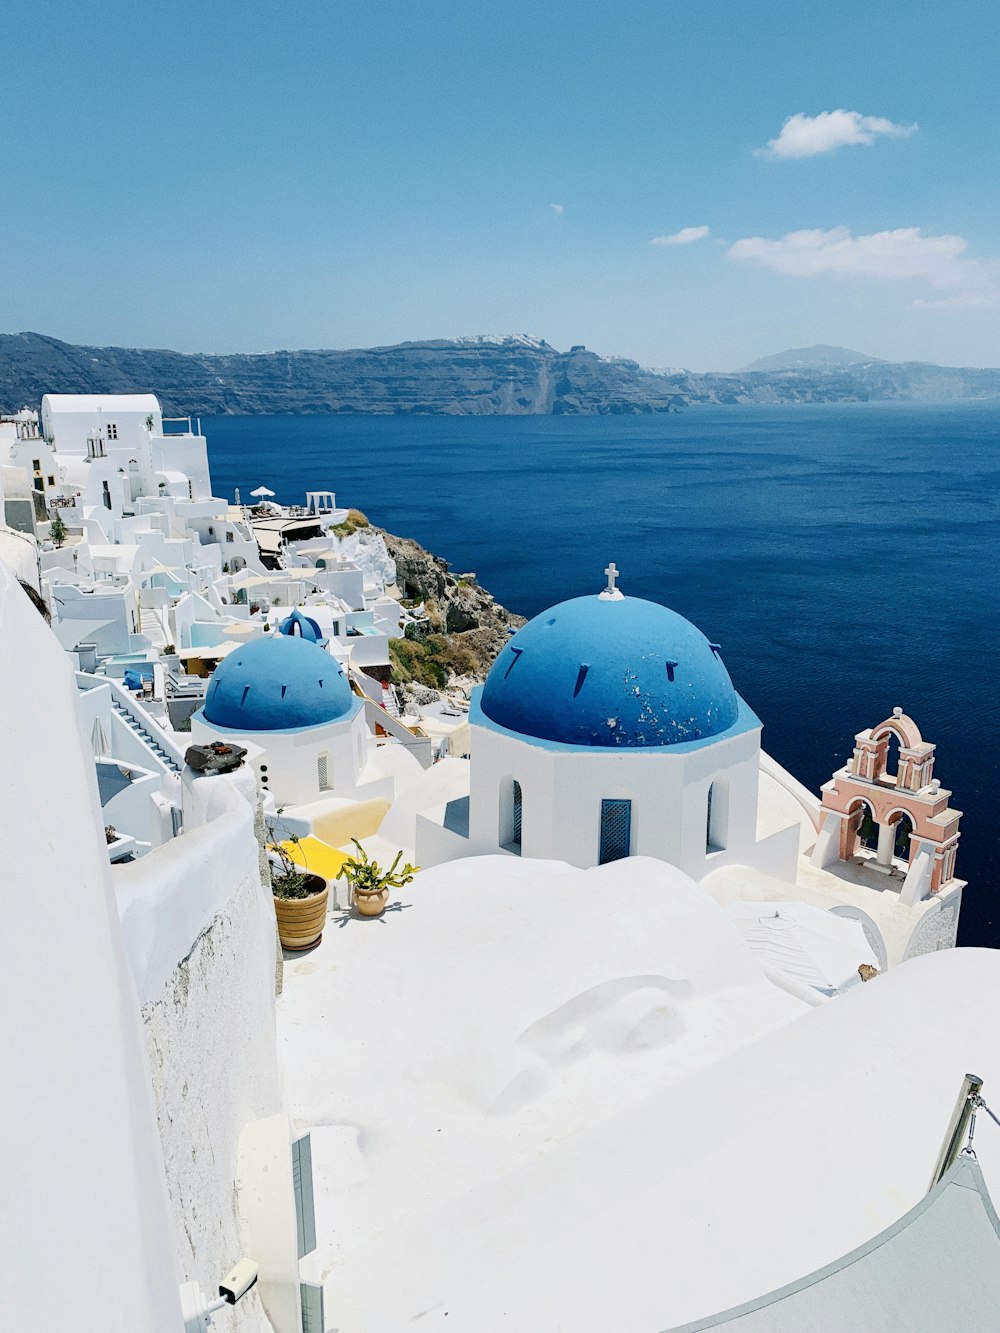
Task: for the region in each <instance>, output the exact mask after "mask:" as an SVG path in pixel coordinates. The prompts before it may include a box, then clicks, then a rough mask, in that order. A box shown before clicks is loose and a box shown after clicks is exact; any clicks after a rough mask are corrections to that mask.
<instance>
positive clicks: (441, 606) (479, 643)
mask: <svg viewBox="0 0 1000 1333" xmlns="http://www.w3.org/2000/svg"><path fill="white" fill-rule="evenodd" d="M375 531H378V532H380V534H381V536H382V539H383V541H384V542H385V546H386V550H387V551H388V553H389V555H390V556H391V557H392V559H393V560H394V561H395V564H396V587H397V588H398V589H399V592H400V595H401V596H402V597H403V599H404V600H405V601H406V602H407V604H408V605H411V606H423V608H424V622H423V624H422V625H419V626H411V627H410V628H409V630H408V632H407V637H406V638H404V639H390V641H389V654H390V659H391V662H392V677H393V681H394V682H395V683H396V684H397V685H406V684H411V683H412V684H417V685H422V686H426V687H427V688H429V689H434V690H442V689H445V688H446V687H447V686H448V685H449V684H450V683H451V681H452V680H453V679H454V678H456V677H457V678H460V679H463V680H471V681H475V680H483V679H484V678H485V676H486V673H487V671H489V669H490V667H491V666H492V665H493V662H494V660H495V658H496V657H497V655H498V653H499V652H500V650H501V649H502V648H503V646H504V644H505V643H506V642H507V638H508V631H509V629H510V628H517V627H518V626H520V625H523V624H524V618H523V617H522V616H518V615H515V614H514V613H513V612H511V611H508V610H507V608H506V607H504V606H501V605H500V603H499V602H497V601H496V600H495V598H494V597H493V596H492V594H491V593H489V592H487V591H486V589H485V588H481V587H480V586H479V584H478V582H477V580H476V576H475V575H474V574H457V575H456V574H454V573H452V571H451V568H450V566H449V564H448V562H447V561H446V560H443V559H442V558H441V557H440V556H437V555H432V554H431V552H430V551H427V550H425V549H424V547H422V546H421V545H419V543H417V542H415V541H413V540H411V539H410V538H408V537H397V536H395V535H394V534H393V533H391V532H385V531H383V530H381V529H375Z"/></svg>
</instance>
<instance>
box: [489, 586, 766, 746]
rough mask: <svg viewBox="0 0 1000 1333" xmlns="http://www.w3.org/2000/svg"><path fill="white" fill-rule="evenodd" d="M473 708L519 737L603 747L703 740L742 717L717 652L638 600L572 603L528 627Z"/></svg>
mask: <svg viewBox="0 0 1000 1333" xmlns="http://www.w3.org/2000/svg"><path fill="white" fill-rule="evenodd" d="M479 706H480V708H481V709H482V712H483V713H484V714H485V716H486V717H487V718H488V719H489V720H490V721H492V722H495V723H497V724H498V725H499V726H501V727H505V728H507V730H509V731H514V732H518V733H519V734H520V735H522V736H527V737H531V738H533V739H537V740H543V741H554V742H557V743H559V744H563V745H585V746H609V747H619V746H636V747H640V746H664V745H678V744H683V743H685V742H690V741H698V740H703V739H705V738H707V737H712V736H717V735H719V734H720V733H721V732H724V731H728V730H729V728H730V727H732V726H733V725H734V724H735V723H736V721H737V719H738V717H739V713H740V701H739V697H738V696H737V694H736V691H735V690H734V689H733V682H732V681H731V680H730V679H729V672H728V671H727V670H726V668H725V666H724V665H723V663H722V660H721V658H720V656H719V649H718V646H717V645H712V644H710V643H709V641H708V639H706V638H705V636H704V634H702V632H701V630H699V629H696V628H695V626H694V625H692V624H691V622H690V621H688V620H685V619H684V617H683V616H679V615H677V613H676V612H675V611H670V610H668V609H667V607H665V606H660V605H658V604H657V603H656V602H647V601H643V600H642V599H641V598H638V597H620V598H606V597H600V596H594V597H575V598H573V599H572V600H571V601H568V602H560V603H559V605H558V606H554V607H552V609H551V610H549V611H545V612H543V613H542V615H540V616H536V617H535V619H534V620H530V621H529V622H528V624H527V625H525V626H523V628H521V629H519V630H518V632H517V633H516V634H515V635H514V636H513V637H512V638H511V640H510V642H509V643H508V644H507V646H506V647H505V648H504V649H503V651H502V652H501V653H500V656H499V657H498V658H497V660H496V661H495V662H494V664H493V666H492V668H491V670H490V673H489V675H488V676H487V678H486V684H485V685H484V686H483V691H482V695H481V697H480V700H479Z"/></svg>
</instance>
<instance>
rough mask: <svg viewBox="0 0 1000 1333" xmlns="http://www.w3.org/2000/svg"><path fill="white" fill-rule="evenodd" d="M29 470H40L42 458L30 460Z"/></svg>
mask: <svg viewBox="0 0 1000 1333" xmlns="http://www.w3.org/2000/svg"><path fill="white" fill-rule="evenodd" d="M31 470H32V472H41V470H42V460H41V459H40V458H33V459H32V460H31Z"/></svg>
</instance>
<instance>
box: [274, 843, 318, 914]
mask: <svg viewBox="0 0 1000 1333" xmlns="http://www.w3.org/2000/svg"><path fill="white" fill-rule="evenodd" d="M269 832H270V834H271V844H270V847H269V849H268V850H269V851H271V852H273V853H274V855H275V856H276V857H277V860H278V864H279V866H280V869H277V868H276V867H275V866H274V864H273V863H272V866H271V892H272V893H273V894H274V896H275V897H276V898H308V897H309V896H310V895H311V894H313V893H315V892H316V890H315V888H313V887H312V886H311V885H310V881H311V880H312V879H313V878H314V877H313V874H312V872H311V871H310V870H309V868H308V867H307V866H300V865H299V864H298V862H296V861H293V860H292V858H291V856H290V855H289V854H288V849H287V848H286V847H284V846H282V841H281V839H280V838H279V837H278V834H277V832H276V831H275V829H274V827H273V826H270V827H269ZM285 841H286V842H291V843H294V844H295V845H296V846H298V843H299V837H298V834H297V833H292V834H291V835H290V836H289V837H288V838H287V839H285ZM304 858H305V853H304V852H303V859H304Z"/></svg>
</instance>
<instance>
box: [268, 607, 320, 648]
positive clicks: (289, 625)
mask: <svg viewBox="0 0 1000 1333" xmlns="http://www.w3.org/2000/svg"><path fill="white" fill-rule="evenodd" d="M278 632H279V633H280V634H288V635H297V636H298V637H299V638H300V639H308V640H309V642H310V643H319V642H320V641H321V640H322V639H323V637H324V636H323V631H322V630H321V629H320V627H319V625H317V623H316V621H315V620H313V618H312V616H304V615H303V614H302V612H301V611H300V610H299V609H298V607H295V608H294V610H293V611H292V614H291V615H290V616H286V617H285V619H284V620H283V621H282V622H281V624H280V625H279V626H278Z"/></svg>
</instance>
